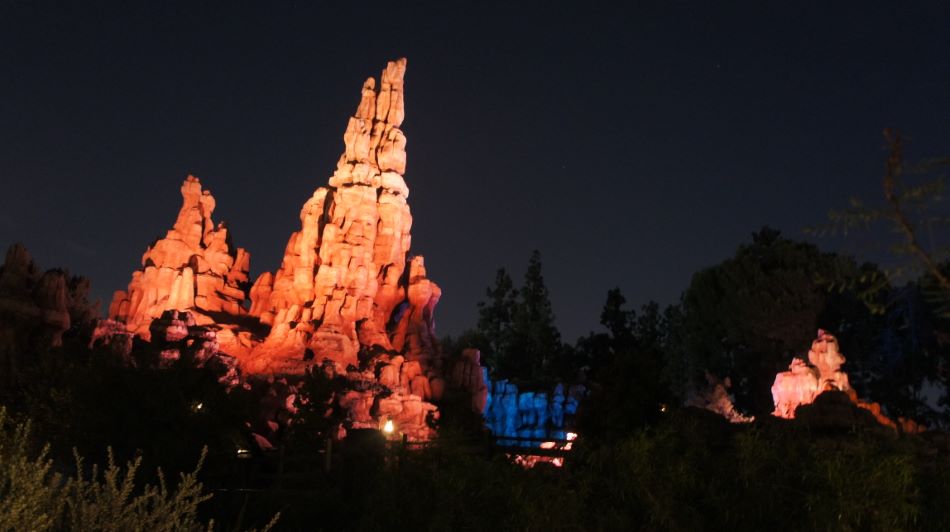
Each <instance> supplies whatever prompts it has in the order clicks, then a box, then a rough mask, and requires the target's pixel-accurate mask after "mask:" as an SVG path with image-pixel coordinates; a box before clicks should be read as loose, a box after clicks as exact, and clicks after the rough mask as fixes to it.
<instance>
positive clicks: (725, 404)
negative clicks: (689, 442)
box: [686, 359, 798, 423]
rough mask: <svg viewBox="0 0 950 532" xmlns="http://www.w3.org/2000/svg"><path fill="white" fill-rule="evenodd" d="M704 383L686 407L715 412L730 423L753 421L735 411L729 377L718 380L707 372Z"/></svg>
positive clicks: (689, 399)
mask: <svg viewBox="0 0 950 532" xmlns="http://www.w3.org/2000/svg"><path fill="white" fill-rule="evenodd" d="M796 360H798V359H796ZM706 383H707V386H706V387H705V388H703V389H701V390H698V391H696V392H693V393H692V394H691V396H690V397H689V398H688V399H687V401H686V406H693V407H696V408H702V409H704V410H708V411H710V412H715V413H716V414H719V415H720V416H722V417H724V418H726V419H728V420H729V422H730V423H750V422H752V421H754V420H755V417H754V416H746V415H743V414H742V413H741V412H739V411H738V410H736V407H735V405H734V404H733V402H732V396H730V395H729V388H730V387H731V385H732V382H731V381H730V379H729V377H726V378H725V379H720V378H719V377H717V376H715V375H713V374H712V373H709V372H708V371H707V372H706Z"/></svg>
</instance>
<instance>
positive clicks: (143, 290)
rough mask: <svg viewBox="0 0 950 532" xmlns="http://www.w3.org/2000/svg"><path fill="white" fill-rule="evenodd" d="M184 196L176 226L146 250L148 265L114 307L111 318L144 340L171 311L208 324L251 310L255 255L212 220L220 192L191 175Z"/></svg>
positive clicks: (114, 301) (144, 261)
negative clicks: (189, 314)
mask: <svg viewBox="0 0 950 532" xmlns="http://www.w3.org/2000/svg"><path fill="white" fill-rule="evenodd" d="M181 195H182V199H183V203H182V206H181V210H180V211H179V212H178V219H177V220H176V221H175V225H174V226H173V227H172V228H171V229H170V230H169V231H168V233H167V234H166V235H165V237H164V238H160V239H158V240H157V241H156V242H155V243H154V244H153V245H151V246H150V247H149V248H148V249H147V250H146V251H145V254H144V255H142V269H141V270H138V271H136V272H134V273H133V274H132V281H131V282H130V283H129V287H128V290H125V291H123V290H119V291H116V293H115V295H114V296H113V299H112V304H111V305H109V317H110V318H111V319H114V320H117V321H121V322H123V323H125V325H126V328H127V330H128V331H129V332H132V333H134V334H136V335H138V336H140V337H142V338H144V339H148V338H149V337H150V332H149V328H150V326H151V323H152V320H155V319H157V318H159V317H161V316H162V314H163V313H164V312H165V311H169V310H175V311H190V312H192V313H193V314H194V316H195V320H196V321H197V322H198V323H199V324H202V325H210V324H213V323H215V322H216V321H221V316H220V315H222V314H224V315H231V316H240V315H242V314H246V311H245V309H244V307H243V304H244V300H245V299H246V285H247V282H248V269H249V267H250V260H251V256H250V254H249V253H247V252H246V251H245V250H244V249H241V248H237V249H234V248H233V247H232V245H231V241H230V238H229V235H228V229H227V227H225V225H224V224H223V223H219V224H218V225H215V224H214V222H213V221H212V220H211V214H212V213H213V212H214V207H215V201H214V196H212V195H211V192H210V191H208V190H202V189H201V182H200V181H198V178H196V177H194V176H188V178H187V179H185V181H184V183H182V185H181ZM225 321H227V320H225Z"/></svg>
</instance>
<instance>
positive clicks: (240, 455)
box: [237, 447, 251, 458]
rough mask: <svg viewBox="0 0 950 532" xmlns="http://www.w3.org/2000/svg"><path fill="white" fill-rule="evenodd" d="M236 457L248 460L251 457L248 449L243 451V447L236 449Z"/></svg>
mask: <svg viewBox="0 0 950 532" xmlns="http://www.w3.org/2000/svg"><path fill="white" fill-rule="evenodd" d="M237 457H238V458H250V457H251V451H249V450H248V449H244V448H243V447H238V450H237Z"/></svg>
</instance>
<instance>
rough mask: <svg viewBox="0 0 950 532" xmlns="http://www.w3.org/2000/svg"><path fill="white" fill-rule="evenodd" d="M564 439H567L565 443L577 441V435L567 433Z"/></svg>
mask: <svg viewBox="0 0 950 532" xmlns="http://www.w3.org/2000/svg"><path fill="white" fill-rule="evenodd" d="M565 437H566V438H567V441H574V440H576V439H577V433H575V432H568V433H567V434H566V435H565Z"/></svg>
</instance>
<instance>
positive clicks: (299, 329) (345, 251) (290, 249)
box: [251, 59, 440, 363]
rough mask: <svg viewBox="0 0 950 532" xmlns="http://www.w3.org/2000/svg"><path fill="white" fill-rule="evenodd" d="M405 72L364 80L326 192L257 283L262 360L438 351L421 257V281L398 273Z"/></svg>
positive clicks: (392, 68) (406, 243)
mask: <svg viewBox="0 0 950 532" xmlns="http://www.w3.org/2000/svg"><path fill="white" fill-rule="evenodd" d="M405 71H406V60H405V59H399V60H396V61H390V62H389V63H388V64H387V66H386V68H385V69H384V70H383V72H382V75H381V76H380V82H379V84H378V88H377V83H376V80H374V79H373V78H369V79H367V80H366V81H365V82H364V83H363V85H362V90H361V97H360V103H359V105H358V106H357V109H356V112H355V114H354V116H352V117H350V119H349V121H348V123H347V127H346V132H345V133H344V135H343V141H344V151H343V153H342V154H341V155H340V159H339V161H338V163H337V168H336V171H335V172H334V173H333V175H332V176H331V177H330V179H329V183H328V185H329V186H327V187H320V188H318V189H317V190H316V191H315V192H314V194H313V196H312V197H311V198H310V199H308V200H307V202H306V203H305V204H304V206H303V209H301V211H300V222H301V229H300V231H297V232H295V233H294V234H292V235H291V237H290V239H289V240H288V242H287V247H286V249H285V253H284V258H283V261H282V262H281V267H280V269H279V270H278V271H277V272H276V273H275V274H274V275H273V276H271V275H270V274H264V275H261V276H260V277H259V278H258V279H257V281H256V282H255V284H254V287H253V288H252V293H253V295H254V298H253V305H252V307H251V314H252V315H254V316H258V317H259V318H260V321H261V322H262V323H264V324H266V325H271V326H272V328H271V331H270V334H269V336H268V338H267V340H266V341H265V342H264V344H263V345H262V346H261V348H260V349H259V350H258V354H259V355H262V357H261V358H264V359H268V358H269V359H271V360H272V361H273V360H275V359H280V358H285V355H286V356H290V357H291V358H298V353H303V352H305V351H309V352H311V353H312V354H314V355H315V357H314V358H315V359H316V360H320V359H321V358H322V357H326V358H330V359H332V360H334V361H338V362H346V363H351V362H356V358H357V357H356V355H357V352H358V351H359V350H360V349H367V350H375V351H384V352H392V353H399V354H405V355H406V356H407V357H410V358H420V359H429V358H431V355H432V353H433V352H434V351H436V350H437V343H436V342H435V341H434V333H432V326H433V323H434V322H433V321H432V318H431V316H432V308H433V307H434V305H435V303H436V302H437V301H438V294H439V293H440V291H439V289H438V286H436V285H435V283H432V282H431V281H428V280H427V279H425V268H424V266H423V262H422V258H421V257H419V258H417V259H416V260H415V261H414V264H415V269H416V270H417V272H418V273H419V276H417V275H415V273H414V275H413V279H411V280H410V279H408V278H407V277H406V276H405V275H404V273H405V272H406V269H407V268H408V267H409V260H408V259H409V258H410V257H409V247H410V243H411V236H410V229H411V227H412V214H411V213H410V209H409V205H408V203H407V201H406V200H407V198H408V196H409V188H408V187H407V186H406V182H405V180H404V179H403V174H404V173H405V170H406V151H405V148H406V136H405V134H404V133H403V132H402V130H401V129H400V126H401V125H402V122H403V119H404V118H405V104H404V87H405V84H404V76H405ZM420 276H421V277H420ZM417 277H418V278H417ZM406 309H408V311H404V310H406ZM393 324H395V326H393V327H390V326H391V325H393Z"/></svg>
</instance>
